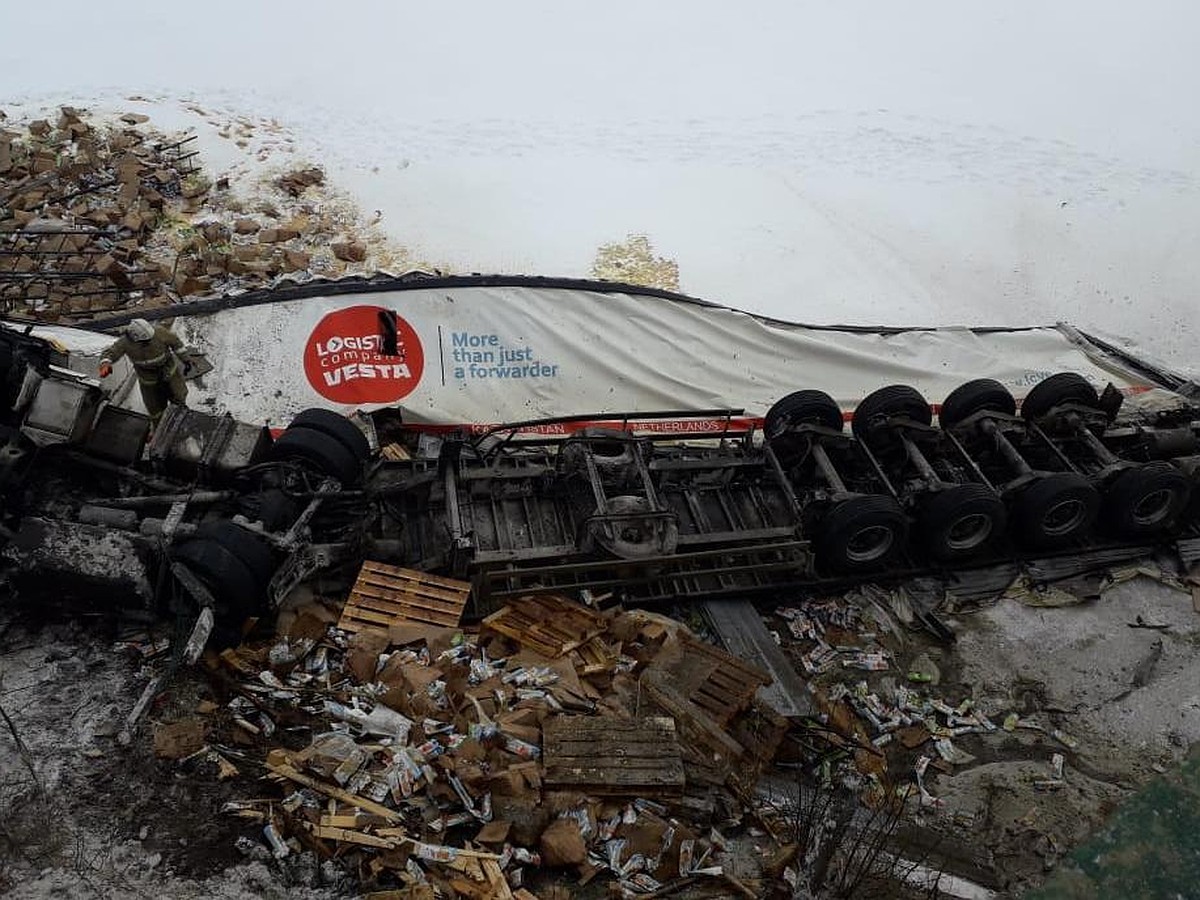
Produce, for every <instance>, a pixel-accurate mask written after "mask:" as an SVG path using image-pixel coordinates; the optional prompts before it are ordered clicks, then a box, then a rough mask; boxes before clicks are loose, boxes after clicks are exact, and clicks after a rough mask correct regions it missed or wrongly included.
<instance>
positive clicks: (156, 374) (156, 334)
mask: <svg viewBox="0 0 1200 900" xmlns="http://www.w3.org/2000/svg"><path fill="white" fill-rule="evenodd" d="M182 348H183V341H181V340H180V339H179V336H178V335H176V334H175V333H174V332H172V331H170V330H168V329H166V328H164V327H163V326H162V325H151V324H150V323H149V322H147V321H146V320H145V319H134V320H133V321H132V322H130V323H129V324H128V325H126V326H125V333H124V334H123V335H122V336H121V337H120V338H118V339H117V341H116V343H114V344H113V345H112V346H111V347H109V348H108V349H107V350H106V351H104V357H103V358H102V359H101V360H100V377H101V378H107V377H108V376H109V375H111V374H112V370H113V363H115V362H116V361H117V360H119V359H120V358H121V357H123V356H128V357H129V361H130V362H131V363H133V368H134V370H135V371H136V372H137V377H138V387H140V388H141V390H142V402H143V403H144V404H145V405H146V412H148V413H149V414H150V418H151V420H153V421H154V422H156V423H157V422H158V420H159V419H160V418H162V414H163V411H164V410H166V408H167V404H168V403H178V404H179V405H180V406H183V405H184V404H186V402H187V391H188V389H187V382H186V381H184V379H183V367H182V366H181V365H180V362H179V357H178V356H177V355H176V354H177V353H178V351H179V350H181V349H182Z"/></svg>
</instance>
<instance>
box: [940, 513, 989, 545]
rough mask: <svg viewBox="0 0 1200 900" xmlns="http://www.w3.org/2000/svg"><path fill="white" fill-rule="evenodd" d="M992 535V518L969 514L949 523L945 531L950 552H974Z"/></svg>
mask: <svg viewBox="0 0 1200 900" xmlns="http://www.w3.org/2000/svg"><path fill="white" fill-rule="evenodd" d="M991 534H992V517H991V516H988V515H984V514H983V513H970V514H968V515H965V516H962V517H961V518H959V519H956V520H955V521H954V522H953V523H951V525H950V527H949V528H948V529H947V530H946V544H947V545H948V546H949V547H950V549H952V550H974V549H975V548H976V547H978V546H980V545H981V544H983V543H984V542H985V541H986V540H987V539H988V538H989V537H991Z"/></svg>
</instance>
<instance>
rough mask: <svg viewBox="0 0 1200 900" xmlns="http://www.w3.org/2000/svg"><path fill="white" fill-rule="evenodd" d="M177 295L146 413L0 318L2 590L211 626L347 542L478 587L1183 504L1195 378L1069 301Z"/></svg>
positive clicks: (488, 288)
mask: <svg viewBox="0 0 1200 900" xmlns="http://www.w3.org/2000/svg"><path fill="white" fill-rule="evenodd" d="M165 312H168V313H170V315H171V316H172V317H173V318H174V326H173V327H174V328H175V329H176V331H177V332H179V333H180V334H181V335H183V336H184V337H185V339H186V340H187V341H188V343H190V344H191V345H193V346H194V347H195V348H197V349H198V350H199V351H201V352H203V353H206V354H207V356H208V358H209V360H210V361H211V363H212V365H213V367H214V368H213V371H212V372H211V373H209V375H208V376H206V377H205V381H204V383H201V384H198V385H196V387H195V388H194V390H193V396H194V397H196V399H197V402H196V403H195V406H196V407H198V408H194V409H185V408H182V407H173V408H171V409H170V410H169V411H168V413H167V415H166V416H165V417H164V419H163V421H162V422H161V423H160V425H159V427H158V428H157V429H155V430H154V431H153V434H151V431H150V425H149V421H148V419H147V418H146V417H145V416H143V415H140V414H139V413H138V412H136V411H135V410H131V409H128V408H126V406H127V401H126V400H124V399H123V397H122V395H121V394H120V393H119V392H114V391H113V390H112V389H111V388H110V387H109V386H108V385H106V384H105V383H104V381H101V380H98V379H96V378H93V377H91V376H90V375H89V371H94V361H95V359H94V358H95V357H98V352H96V351H95V350H94V348H95V347H96V346H97V345H98V342H97V340H96V336H95V335H91V334H88V335H85V336H79V337H78V340H76V339H75V336H73V334H72V333H71V332H70V331H66V330H62V331H59V332H57V333H56V334H54V335H48V334H42V333H39V332H37V331H36V330H35V331H31V330H29V329H22V328H18V327H10V326H6V327H3V328H0V369H2V371H0V381H2V383H3V384H4V386H5V393H4V397H3V410H2V412H0V528H2V529H3V530H2V531H0V541H2V542H3V543H4V547H3V549H2V550H0V564H2V566H3V577H4V578H5V580H6V581H7V582H8V585H9V588H10V592H11V593H12V594H14V595H15V596H17V597H22V596H24V597H32V598H39V599H41V598H45V597H47V596H54V597H56V598H62V599H76V600H79V601H82V602H87V603H96V602H101V603H110V602H122V603H124V604H126V605H129V604H130V602H131V601H132V603H133V605H140V606H141V607H142V608H144V609H146V610H147V611H150V612H154V613H161V612H163V611H168V612H174V613H177V614H180V615H192V614H195V613H196V611H197V607H198V606H199V607H209V608H211V609H212V610H213V611H214V613H215V618H216V620H217V626H218V632H217V640H233V639H234V638H235V636H236V635H237V633H238V629H239V628H240V626H241V624H242V622H243V621H244V620H245V619H246V618H248V617H250V616H256V615H262V614H264V613H266V612H268V611H269V610H270V609H271V608H272V607H274V606H276V605H278V604H279V603H281V602H282V601H283V600H284V599H286V597H287V596H288V595H289V594H290V593H291V592H292V591H293V590H295V589H296V588H297V586H298V585H301V584H303V583H305V582H311V581H313V580H317V582H318V587H319V588H320V589H324V590H331V591H337V590H343V589H344V588H345V587H346V586H348V584H349V583H350V582H351V581H352V580H353V578H354V576H355V574H356V573H357V572H358V569H359V567H360V566H361V564H362V562H363V561H364V560H367V559H370V560H374V561H378V562H384V563H393V564H396V565H400V566H403V567H407V568H415V569H421V570H425V571H430V572H439V573H442V574H447V575H451V576H454V577H458V578H463V579H466V580H468V581H470V582H471V584H472V599H471V603H472V606H471V608H470V611H471V612H472V613H473V614H476V615H480V614H485V613H487V612H488V611H489V610H490V609H491V608H493V607H494V606H495V605H497V604H499V603H501V602H503V601H504V600H505V599H507V598H510V597H512V596H515V595H522V594H529V593H536V592H539V591H561V590H572V591H581V590H587V591H591V592H593V593H601V592H613V593H616V594H618V595H619V596H621V597H622V598H624V599H626V600H627V601H630V602H655V601H675V600H681V599H691V598H712V597H718V596H752V595H755V594H766V593H771V592H777V591H779V590H781V589H785V588H792V589H800V590H803V589H809V590H816V589H821V588H825V587H834V586H840V585H846V584H848V583H853V582H854V581H857V580H861V579H867V578H878V577H881V576H885V577H901V576H904V575H909V574H916V573H921V572H930V571H940V572H948V571H957V570H963V569H970V568H972V567H979V566H984V565H988V564H991V563H994V562H995V561H997V560H1005V559H1013V558H1020V557H1022V556H1024V557H1032V556H1046V555H1053V554H1071V553H1080V552H1087V551H1092V550H1100V549H1105V548H1122V547H1150V546H1154V545H1156V544H1160V543H1163V542H1169V541H1177V540H1181V539H1191V538H1192V537H1194V535H1195V533H1196V528H1197V505H1198V504H1197V502H1196V499H1195V498H1196V496H1198V495H1197V492H1196V491H1195V490H1194V487H1195V482H1196V478H1197V472H1198V470H1200V465H1198V464H1197V460H1198V457H1197V453H1198V452H1200V409H1197V407H1196V406H1195V405H1193V404H1192V403H1191V401H1190V400H1189V399H1188V397H1187V396H1184V394H1186V393H1187V392H1188V391H1189V390H1190V387H1189V385H1187V384H1186V383H1185V382H1184V381H1183V380H1182V379H1181V378H1178V377H1176V376H1173V375H1172V374H1171V373H1168V372H1163V371H1161V370H1158V369H1155V368H1154V367H1152V366H1150V365H1148V364H1145V363H1142V362H1140V361H1138V360H1136V359H1132V358H1130V357H1128V356H1127V355H1122V354H1120V353H1119V352H1117V351H1116V350H1115V349H1114V348H1111V347H1108V346H1106V345H1103V344H1100V343H1099V342H1095V341H1090V340H1088V339H1087V338H1085V337H1083V336H1082V335H1079V334H1078V333H1076V332H1074V331H1073V330H1071V329H1068V328H1048V329H1027V330H1017V331H1011V330H991V331H968V330H965V329H949V330H936V329H933V330H930V329H919V330H903V329H891V330H887V329H877V330H870V329H827V328H810V327H805V326H796V325H788V324H785V323H779V322H773V321H767V320H763V319H760V318H756V317H753V316H749V315H746V314H744V313H739V312H736V311H734V310H729V309H726V308H723V307H718V306H714V305H711V304H705V303H702V302H700V301H695V300H692V299H690V298H685V297H680V296H677V295H668V294H663V293H661V292H651V291H645V290H644V289H638V288H632V287H630V286H624V285H612V284H607V283H593V282H563V281H552V280H545V279H520V278H428V277H418V278H408V279H399V280H397V279H383V278H380V279H369V280H352V281H343V282H332V283H313V284H308V285H303V286H292V287H284V288H283V289H281V290H276V291H273V292H264V293H261V294H255V295H245V296H243V297H240V298H230V299H226V300H222V301H202V302H200V303H196V304H189V305H187V306H181V307H174V308H171V309H170V310H168V311H165ZM103 324H105V325H106V326H108V327H113V326H116V325H119V324H120V321H119V320H110V321H109V322H106V323H103ZM99 343H100V344H102V343H103V341H100V342H99ZM742 392H744V396H740V395H741V394H742ZM1018 398H1020V401H1021V402H1020V403H1019V404H1018ZM931 401H932V402H931ZM584 409H587V410H590V411H589V412H586V413H582V414H581V410H584ZM522 413H524V414H522ZM847 421H849V422H850V427H849V428H847V427H846V424H845V423H846V422H847ZM497 423H499V424H497Z"/></svg>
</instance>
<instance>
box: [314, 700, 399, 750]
mask: <svg viewBox="0 0 1200 900" xmlns="http://www.w3.org/2000/svg"><path fill="white" fill-rule="evenodd" d="M325 711H326V712H327V713H329V714H330V715H331V716H333V717H334V718H337V719H341V720H343V721H345V722H350V723H351V724H354V725H357V726H358V727H359V728H360V729H361V730H362V732H363V733H364V734H374V735H379V736H380V737H386V738H390V739H391V740H393V741H394V742H396V743H397V744H403V743H405V742H406V741H407V740H408V732H409V729H411V728H412V725H413V723H412V719H409V718H408V717H407V716H402V715H400V713H398V712H396V711H395V710H394V709H388V707H386V706H383V705H382V704H381V705H379V706H376V707H375V708H374V709H373V710H371V712H369V713H366V712H363V711H362V710H361V709H355V708H353V707H349V706H343V705H342V704H340V703H334V702H333V701H332V700H326V701H325Z"/></svg>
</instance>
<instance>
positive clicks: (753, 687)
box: [671, 633, 771, 728]
mask: <svg viewBox="0 0 1200 900" xmlns="http://www.w3.org/2000/svg"><path fill="white" fill-rule="evenodd" d="M680 641H681V643H682V644H683V648H684V652H683V659H682V661H681V662H680V663H679V664H678V665H676V666H674V667H672V673H671V674H672V675H673V676H674V678H673V680H674V682H675V684H676V686H677V687H678V688H679V690H680V692H681V693H683V694H684V695H685V696H686V697H687V698H688V699H689V700H690V701H691V702H692V703H694V704H695V705H696V706H698V707H699V708H700V709H701V710H703V711H704V713H705V715H707V716H708V717H709V718H711V719H712V720H713V721H714V722H716V723H717V724H718V725H720V726H721V727H722V728H723V727H725V726H726V725H728V724H729V721H730V720H731V719H732V718H733V717H734V716H736V715H737V714H738V713H740V712H741V711H742V710H744V709H746V708H747V707H748V706H749V705H750V704H751V702H752V701H753V700H754V695H755V694H756V693H757V692H758V689H759V688H760V687H764V686H766V685H768V684H770V683H771V676H769V675H768V674H767V673H766V672H763V671H762V670H761V669H757V668H755V667H754V666H751V665H748V664H747V663H745V662H743V661H742V660H740V659H738V658H737V657H736V656H733V655H732V654H729V653H726V652H725V651H724V650H722V649H721V648H720V647H714V646H713V645H712V644H709V643H706V642H704V641H701V640H699V639H697V638H694V637H692V636H691V635H689V634H687V633H681V634H680Z"/></svg>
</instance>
